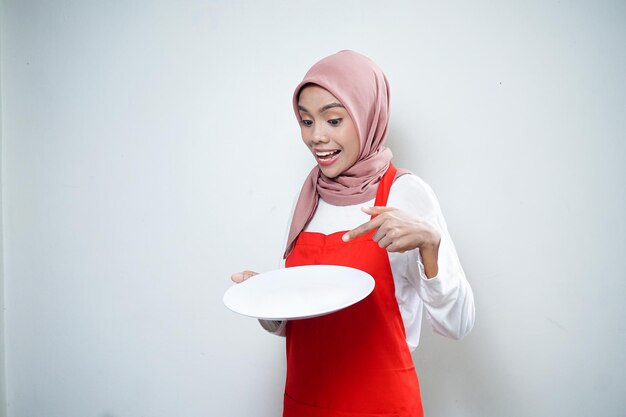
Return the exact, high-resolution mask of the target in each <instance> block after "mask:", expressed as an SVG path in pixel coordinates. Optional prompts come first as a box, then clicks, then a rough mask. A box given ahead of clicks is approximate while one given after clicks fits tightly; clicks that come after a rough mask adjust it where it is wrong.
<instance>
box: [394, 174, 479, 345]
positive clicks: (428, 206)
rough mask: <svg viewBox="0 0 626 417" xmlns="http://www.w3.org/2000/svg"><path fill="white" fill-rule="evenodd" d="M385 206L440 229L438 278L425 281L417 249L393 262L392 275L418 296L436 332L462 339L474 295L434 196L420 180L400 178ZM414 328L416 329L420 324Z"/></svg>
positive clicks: (471, 314)
mask: <svg viewBox="0 0 626 417" xmlns="http://www.w3.org/2000/svg"><path fill="white" fill-rule="evenodd" d="M387 205H388V206H389V207H395V208H398V209H400V210H405V211H407V212H409V213H411V214H413V215H415V216H418V217H420V218H422V219H424V220H426V221H428V222H430V223H431V224H432V225H433V226H435V227H437V228H438V229H439V232H440V234H441V243H440V245H439V257H438V274H437V276H436V277H433V278H431V279H428V278H427V277H426V275H425V273H424V266H423V265H422V260H421V257H420V253H419V250H418V249H415V250H412V251H408V252H405V253H404V254H401V255H400V256H402V258H403V259H402V260H401V262H398V261H396V262H392V265H395V268H394V269H395V270H394V275H396V274H397V275H399V276H400V278H401V279H404V280H406V281H407V282H408V284H409V285H404V286H403V291H415V292H416V293H417V295H418V296H419V298H420V299H421V300H422V302H423V308H424V310H425V311H426V317H427V319H428V321H429V322H430V325H431V327H432V328H433V330H434V331H435V332H437V333H439V334H441V335H444V336H446V337H449V338H452V339H460V338H462V337H463V336H465V335H466V334H467V333H468V332H469V331H470V330H471V329H472V327H473V326H474V316H475V309H474V295H473V292H472V289H471V287H470V285H469V282H468V281H467V278H466V276H465V272H464V271H463V268H462V267H461V263H460V261H459V257H458V255H457V252H456V249H455V247H454V243H453V242H452V238H451V237H450V234H449V232H448V227H447V225H446V221H445V219H444V217H443V213H442V211H441V208H440V206H439V201H438V200H437V197H436V196H435V193H434V192H433V190H432V189H431V188H430V186H429V185H428V184H426V183H425V182H424V181H423V180H421V179H420V178H419V177H417V176H415V175H403V176H402V177H400V178H398V179H397V180H396V182H395V183H394V185H393V187H392V189H391V192H390V195H389V201H388V204H387ZM390 255H391V254H390ZM390 258H391V257H390ZM399 298H410V295H409V294H405V295H402V294H400V295H399ZM415 325H416V326H419V323H415Z"/></svg>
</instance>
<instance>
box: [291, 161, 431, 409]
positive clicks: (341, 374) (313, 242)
mask: <svg viewBox="0 0 626 417" xmlns="http://www.w3.org/2000/svg"><path fill="white" fill-rule="evenodd" d="M395 173H396V169H395V167H394V166H393V165H390V167H389V169H388V170H387V172H386V173H385V175H384V176H383V178H382V180H381V182H380V184H379V186H378V191H377V194H376V203H375V205H376V206H385V205H386V204H387V197H388V196H389V189H390V188H391V184H392V182H393V180H394V176H395ZM344 233H345V232H337V233H333V234H331V235H324V234H322V233H311V232H302V233H300V235H299V236H298V239H297V241H296V245H295V247H294V249H293V251H292V253H291V254H290V255H289V257H288V258H287V260H286V266H287V267H293V266H299V265H315V264H326V265H342V266H350V267H353V268H358V269H360V270H363V271H365V272H367V273H369V274H370V275H372V276H373V277H374V279H375V280H376V286H375V288H374V291H373V292H372V293H371V294H370V295H369V296H368V297H367V298H365V299H364V300H363V301H361V302H359V303H357V304H355V305H353V306H351V307H348V308H346V309H344V310H341V311H338V312H336V313H333V314H329V315H326V316H321V317H316V318H311V319H304V320H292V321H289V322H288V323H287V381H286V384H285V400H284V411H283V417H357V416H362V417H365V416H367V417H375V416H379V417H383V416H385V417H390V416H395V417H421V416H423V413H422V402H421V397H420V391H419V383H418V380H417V373H416V371H415V367H414V365H413V360H412V358H411V353H410V352H409V349H408V346H407V344H406V334H405V330H404V324H403V322H402V317H401V316H400V310H399V307H398V302H397V300H396V296H395V290H394V283H393V275H392V273H391V267H390V265H389V257H388V254H387V251H386V250H384V249H381V248H380V247H379V246H378V243H376V242H374V241H373V240H372V235H373V233H374V231H372V232H370V233H367V234H366V235H363V236H360V237H358V238H356V239H354V240H352V241H350V242H348V243H345V242H343V241H342V240H341V237H342V235H343V234H344Z"/></svg>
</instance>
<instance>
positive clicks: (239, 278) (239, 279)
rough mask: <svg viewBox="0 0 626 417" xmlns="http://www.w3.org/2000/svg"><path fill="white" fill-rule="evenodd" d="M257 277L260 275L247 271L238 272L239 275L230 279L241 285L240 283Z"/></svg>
mask: <svg viewBox="0 0 626 417" xmlns="http://www.w3.org/2000/svg"><path fill="white" fill-rule="evenodd" d="M255 275H258V273H257V272H254V271H247V270H246V271H242V272H237V273H235V274H233V275H231V277H230V279H231V280H232V281H233V282H236V283H238V284H239V283H241V282H243V281H245V280H247V279H248V278H250V277H253V276H255Z"/></svg>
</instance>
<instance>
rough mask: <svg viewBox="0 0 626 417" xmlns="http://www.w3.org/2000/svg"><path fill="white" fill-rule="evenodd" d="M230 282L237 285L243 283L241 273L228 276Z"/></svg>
mask: <svg viewBox="0 0 626 417" xmlns="http://www.w3.org/2000/svg"><path fill="white" fill-rule="evenodd" d="M230 280H231V281H232V282H235V283H237V284H239V283H240V282H242V281H243V273H242V272H237V273H235V274H232V275H231V276H230Z"/></svg>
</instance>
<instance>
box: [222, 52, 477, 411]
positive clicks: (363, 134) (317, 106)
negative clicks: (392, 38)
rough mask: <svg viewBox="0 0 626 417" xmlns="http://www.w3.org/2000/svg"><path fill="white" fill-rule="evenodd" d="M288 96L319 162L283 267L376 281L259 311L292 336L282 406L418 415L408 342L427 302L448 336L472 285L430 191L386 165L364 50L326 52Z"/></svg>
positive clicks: (459, 327) (385, 90)
mask: <svg viewBox="0 0 626 417" xmlns="http://www.w3.org/2000/svg"><path fill="white" fill-rule="evenodd" d="M293 105H294V110H295V113H296V117H297V119H298V121H299V122H300V126H301V134H302V139H303V141H304V144H305V145H306V146H307V148H309V150H310V151H311V153H312V154H313V157H314V159H315V160H316V163H317V165H316V166H315V167H314V168H313V170H312V171H311V173H310V174H309V176H308V178H307V179H306V181H305V184H304V186H303V187H302V190H301V192H300V196H299V198H298V201H297V204H296V207H295V210H294V213H293V218H292V221H291V227H290V231H289V236H288V240H287V245H286V249H285V253H284V258H285V265H286V266H287V267H292V266H299V265H311V264H332V265H343V266H350V267H354V268H358V269H361V270H363V271H365V272H368V273H369V274H370V275H372V276H373V277H374V279H375V280H376V286H375V289H374V291H373V293H372V294H371V295H370V296H368V297H367V298H366V299H365V300H363V301H361V302H359V303H357V304H355V305H353V306H351V307H349V308H347V309H344V310H341V311H339V312H336V313H333V314H329V315H326V316H322V317H317V318H313V319H306V320H294V321H287V322H267V321H262V323H261V324H262V325H263V327H265V328H266V329H267V330H269V331H271V332H273V333H276V334H278V335H285V336H286V338H287V380H286V384H285V398H284V414H283V415H284V416H288V417H296V416H297V417H356V416H402V417H416V416H421V415H422V406H421V399H420V394H419V383H418V379H417V375H416V372H415V368H414V365H413V361H412V358H411V353H410V351H411V350H413V349H415V347H416V346H417V344H418V341H419V335H420V324H421V319H422V311H424V310H425V311H426V314H427V317H428V319H429V320H430V322H431V324H432V326H433V329H434V330H435V331H437V332H438V333H441V334H443V335H445V336H448V337H451V338H456V339H458V338H461V337H462V336H464V335H465V334H466V333H467V332H469V331H470V330H471V328H472V326H473V323H474V301H473V295H472V291H471V288H470V286H469V284H468V282H467V280H466V278H465V274H464V272H463V270H462V268H461V266H460V263H459V260H458V257H457V255H456V251H455V249H454V245H453V244H452V241H451V239H450V236H449V235H448V232H447V228H446V224H445V220H444V219H443V215H442V214H441V210H440V208H439V205H438V202H437V199H436V197H435V196H434V194H433V192H432V190H431V189H430V187H428V185H427V184H425V183H424V182H423V181H422V180H420V179H419V178H418V177H417V176H415V175H413V174H411V173H410V172H408V171H405V170H396V168H395V167H394V166H393V164H391V158H392V153H391V151H390V150H389V149H388V148H386V147H385V146H384V143H385V138H386V134H387V126H388V111H389V86H388V82H387V79H386V77H385V75H384V74H383V72H382V71H381V70H380V69H379V68H378V67H377V66H376V64H374V63H373V62H372V61H371V60H369V59H368V58H366V57H365V56H363V55H360V54H358V53H356V52H353V51H341V52H339V53H337V54H334V55H331V56H329V57H326V58H324V59H322V60H321V61H320V62H318V63H317V64H315V65H314V66H313V67H312V68H311V69H310V70H309V72H308V73H307V74H306V75H305V77H304V79H303V80H302V82H301V83H300V84H299V85H298V87H297V88H296V90H295V92H294V98H293ZM254 274H255V273H254V272H251V271H244V272H240V273H237V274H234V275H233V276H232V277H231V278H232V280H233V281H235V282H241V281H243V280H245V279H248V278H249V277H250V276H252V275H254Z"/></svg>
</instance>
